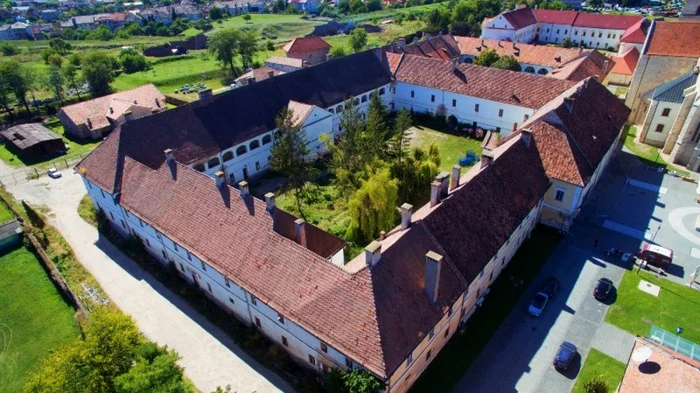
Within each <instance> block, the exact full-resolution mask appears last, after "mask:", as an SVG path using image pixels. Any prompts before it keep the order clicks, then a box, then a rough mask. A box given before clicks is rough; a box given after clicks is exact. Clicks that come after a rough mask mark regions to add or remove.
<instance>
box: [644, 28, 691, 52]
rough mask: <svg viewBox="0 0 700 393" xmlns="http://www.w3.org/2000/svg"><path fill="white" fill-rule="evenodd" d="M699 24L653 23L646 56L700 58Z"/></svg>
mask: <svg viewBox="0 0 700 393" xmlns="http://www.w3.org/2000/svg"><path fill="white" fill-rule="evenodd" d="M698 37H700V22H692V23H691V22H684V23H675V22H654V25H653V27H652V31H651V37H650V39H649V44H648V47H647V50H646V53H645V54H647V55H656V56H673V57H700V39H698Z"/></svg>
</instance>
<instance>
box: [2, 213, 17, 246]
mask: <svg viewBox="0 0 700 393" xmlns="http://www.w3.org/2000/svg"><path fill="white" fill-rule="evenodd" d="M20 243H22V225H21V224H20V223H19V221H17V219H16V218H13V219H11V220H8V221H5V222H3V223H2V224H0V252H5V251H7V250H11V249H13V248H14V247H15V246H17V245H18V244H20Z"/></svg>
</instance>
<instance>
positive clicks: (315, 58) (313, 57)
mask: <svg viewBox="0 0 700 393" xmlns="http://www.w3.org/2000/svg"><path fill="white" fill-rule="evenodd" d="M328 52H329V49H322V50H317V51H310V52H304V53H287V57H291V58H292V59H301V60H304V61H306V62H307V63H309V64H310V65H316V64H320V63H323V62H324V61H326V55H328Z"/></svg>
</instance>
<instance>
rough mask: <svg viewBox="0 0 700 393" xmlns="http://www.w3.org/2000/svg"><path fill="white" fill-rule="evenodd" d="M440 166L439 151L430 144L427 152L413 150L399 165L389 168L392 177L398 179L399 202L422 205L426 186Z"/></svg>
mask: <svg viewBox="0 0 700 393" xmlns="http://www.w3.org/2000/svg"><path fill="white" fill-rule="evenodd" d="M439 166H440V151H439V150H438V147H437V145H435V144H431V145H430V146H429V147H428V151H427V152H426V151H424V150H422V149H413V154H410V155H407V156H405V157H404V159H403V160H402V161H401V163H400V164H394V165H393V166H392V167H391V172H392V175H393V176H394V177H395V178H397V179H399V197H400V198H401V201H407V202H410V203H414V204H416V203H417V204H422V203H424V202H425V200H426V199H427V198H428V194H429V193H430V187H428V185H429V184H430V182H431V181H432V180H433V179H434V178H435V176H437V174H438V168H439Z"/></svg>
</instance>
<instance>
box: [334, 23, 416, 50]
mask: <svg viewBox="0 0 700 393" xmlns="http://www.w3.org/2000/svg"><path fill="white" fill-rule="evenodd" d="M423 27H425V22H423V21H419V20H415V21H406V22H403V23H402V24H401V25H397V24H388V25H384V26H382V31H381V32H379V33H371V34H368V35H367V44H368V45H371V46H375V45H380V46H382V45H386V44H389V43H391V42H394V41H396V40H398V39H399V38H400V37H404V36H407V35H410V34H413V33H415V32H417V31H419V30H420V29H422V28H423ZM323 39H324V40H325V41H326V42H328V43H329V44H330V45H331V46H332V47H334V48H335V47H343V48H345V52H346V53H352V49H351V48H350V36H349V35H347V34H338V35H334V36H329V37H323Z"/></svg>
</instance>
